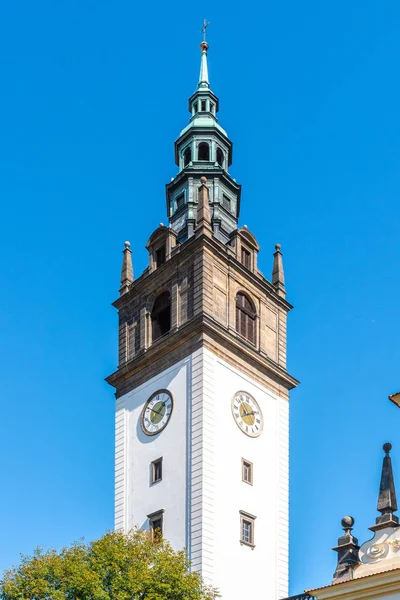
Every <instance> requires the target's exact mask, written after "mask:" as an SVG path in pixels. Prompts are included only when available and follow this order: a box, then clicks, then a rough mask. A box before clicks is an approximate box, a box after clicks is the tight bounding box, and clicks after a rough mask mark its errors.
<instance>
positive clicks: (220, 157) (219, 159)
mask: <svg viewBox="0 0 400 600" xmlns="http://www.w3.org/2000/svg"><path fill="white" fill-rule="evenodd" d="M217 163H218V164H219V166H220V167H223V166H224V153H223V152H222V150H221V148H217Z"/></svg>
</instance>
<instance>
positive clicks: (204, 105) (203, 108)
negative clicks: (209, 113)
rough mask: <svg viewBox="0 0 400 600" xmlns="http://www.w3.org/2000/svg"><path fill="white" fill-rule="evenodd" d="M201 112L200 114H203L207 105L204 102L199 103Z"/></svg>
mask: <svg viewBox="0 0 400 600" xmlns="http://www.w3.org/2000/svg"><path fill="white" fill-rule="evenodd" d="M201 110H202V112H205V111H206V110H207V103H206V101H205V100H202V101H201Z"/></svg>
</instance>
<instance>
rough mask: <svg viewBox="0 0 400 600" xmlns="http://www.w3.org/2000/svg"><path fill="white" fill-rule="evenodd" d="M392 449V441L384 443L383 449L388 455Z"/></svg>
mask: <svg viewBox="0 0 400 600" xmlns="http://www.w3.org/2000/svg"><path fill="white" fill-rule="evenodd" d="M391 449H392V444H391V443H390V442H386V444H383V446H382V450H383V451H384V452H385V453H386V456H389V452H390V451H391Z"/></svg>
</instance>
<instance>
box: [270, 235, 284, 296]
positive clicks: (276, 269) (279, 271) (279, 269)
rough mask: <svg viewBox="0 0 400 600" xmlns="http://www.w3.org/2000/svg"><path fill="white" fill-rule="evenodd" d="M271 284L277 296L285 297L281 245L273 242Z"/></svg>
mask: <svg viewBox="0 0 400 600" xmlns="http://www.w3.org/2000/svg"><path fill="white" fill-rule="evenodd" d="M272 285H274V286H275V287H276V291H277V292H278V295H279V296H282V298H285V296H286V290H285V274H284V272H283V262H282V252H281V245H280V244H275V252H274V265H273V267H272Z"/></svg>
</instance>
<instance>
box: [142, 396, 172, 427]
mask: <svg viewBox="0 0 400 600" xmlns="http://www.w3.org/2000/svg"><path fill="white" fill-rule="evenodd" d="M173 406H174V401H173V399H172V395H171V393H170V392H169V391H168V390H158V392H155V393H154V394H153V395H152V396H150V398H149V399H148V400H147V402H146V404H145V405H144V409H143V411H142V415H141V425H142V429H143V431H144V433H145V434H146V435H157V433H160V431H162V430H163V429H164V427H166V426H167V423H168V421H169V419H170V417H171V413H172V409H173Z"/></svg>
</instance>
